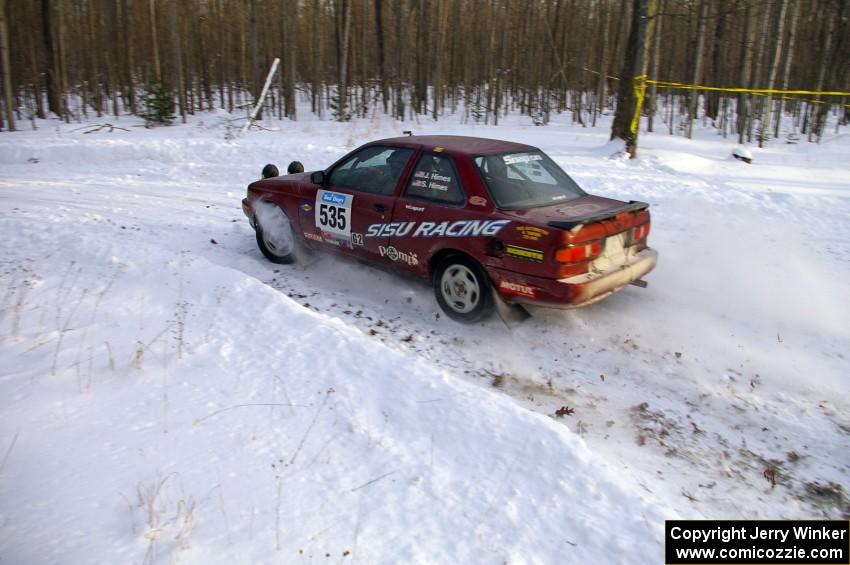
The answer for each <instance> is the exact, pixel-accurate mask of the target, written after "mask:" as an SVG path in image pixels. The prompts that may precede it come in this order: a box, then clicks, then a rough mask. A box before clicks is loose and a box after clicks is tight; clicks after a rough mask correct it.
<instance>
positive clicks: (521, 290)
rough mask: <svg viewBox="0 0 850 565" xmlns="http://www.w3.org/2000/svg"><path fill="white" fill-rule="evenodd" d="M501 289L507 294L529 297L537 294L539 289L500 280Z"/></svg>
mask: <svg viewBox="0 0 850 565" xmlns="http://www.w3.org/2000/svg"><path fill="white" fill-rule="evenodd" d="M499 290H500V291H502V292H503V293H505V294H513V295H515V296H525V297H528V298H534V297H535V296H537V291H536V289H535V288H534V287H533V286H528V285H526V284H520V283H516V282H511V281H499Z"/></svg>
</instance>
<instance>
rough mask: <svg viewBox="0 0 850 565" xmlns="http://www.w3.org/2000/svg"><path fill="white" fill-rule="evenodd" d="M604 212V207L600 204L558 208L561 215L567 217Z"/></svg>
mask: <svg viewBox="0 0 850 565" xmlns="http://www.w3.org/2000/svg"><path fill="white" fill-rule="evenodd" d="M599 210H602V206H600V205H599V204H590V203H584V204H575V205H573V206H564V207H562V208H558V210H557V211H558V213H559V214H564V215H566V216H581V215H584V214H592V213H593V212H598V211H599Z"/></svg>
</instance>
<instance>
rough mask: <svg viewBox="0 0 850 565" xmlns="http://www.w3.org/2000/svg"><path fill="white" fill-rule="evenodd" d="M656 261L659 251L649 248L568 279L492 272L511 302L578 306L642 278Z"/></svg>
mask: <svg viewBox="0 0 850 565" xmlns="http://www.w3.org/2000/svg"><path fill="white" fill-rule="evenodd" d="M657 261H658V253H657V252H656V251H655V250H654V249H650V248H647V249H644V250H643V251H640V252H638V253H636V254H635V255H634V256H633V257H631V258H630V259H629V261H628V262H627V263H625V264H623V265H616V266H612V267H610V268H609V269H606V270H604V271H602V272H598V273H586V274H583V275H576V276H574V277H568V278H565V279H544V278H539V277H529V276H526V275H521V274H519V273H514V272H511V271H503V270H501V269H492V271H491V275H495V276H494V285H495V286H496V289H497V290H498V291H499V293H500V294H501V295H502V297H503V298H504V299H505V300H507V301H508V302H518V303H522V304H532V305H537V306H546V307H550V308H578V307H581V306H587V305H588V304H593V303H594V302H597V301H599V300H602V299H603V298H605V297H607V296H609V295H611V294H613V293H615V292H617V291H618V290H621V289H622V288H623V287H625V286H626V285H628V284H629V283H631V282H633V281H636V280H639V279H640V278H641V277H642V276H644V275H645V274H647V273H648V272H650V271H651V270H652V269H653V268H654V267H655V264H656V263H657Z"/></svg>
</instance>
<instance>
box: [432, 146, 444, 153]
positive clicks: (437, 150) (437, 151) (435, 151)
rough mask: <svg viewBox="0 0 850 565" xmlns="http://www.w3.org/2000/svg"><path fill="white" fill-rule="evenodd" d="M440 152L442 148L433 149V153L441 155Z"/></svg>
mask: <svg viewBox="0 0 850 565" xmlns="http://www.w3.org/2000/svg"><path fill="white" fill-rule="evenodd" d="M442 152H443V148H442V147H435V148H434V153H442Z"/></svg>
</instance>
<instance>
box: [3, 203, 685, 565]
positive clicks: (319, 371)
mask: <svg viewBox="0 0 850 565" xmlns="http://www.w3.org/2000/svg"><path fill="white" fill-rule="evenodd" d="M0 233H2V234H3V237H2V243H0V245H2V257H3V273H4V274H3V278H4V279H5V281H6V287H7V291H6V301H5V303H4V308H5V310H4V317H3V321H2V326H0V327H2V329H3V333H4V335H3V342H2V349H0V355H2V358H3V359H4V363H3V366H4V370H3V373H4V374H3V377H2V381H0V388H1V389H2V394H0V399H2V400H0V419H2V422H3V425H2V428H3V433H2V436H0V437H2V441H3V442H4V443H3V447H4V449H5V447H6V446H7V445H9V443H8V442H10V441H11V440H12V438H13V436H14V439H15V442H14V446H13V447H12V448H11V449H10V453H9V456H8V459H7V460H6V461H5V464H4V467H3V468H2V471H1V472H0V500H2V505H0V508H2V514H0V524H1V525H2V528H0V531H2V534H0V548H2V549H0V553H2V556H3V558H4V559H5V560H8V561H9V562H19V563H23V562H36V561H38V562H45V563H46V562H57V563H72V562H99V563H117V562H142V561H143V560H144V559H148V558H151V559H152V560H153V561H154V562H162V563H165V562H172V561H176V560H177V559H178V558H179V559H180V560H181V561H182V562H196V563H235V562H256V563H265V562H281V561H283V562H294V561H296V560H298V559H307V560H325V555H326V554H329V555H330V556H331V560H333V561H334V562H338V561H340V560H342V562H345V559H343V557H344V556H345V557H347V558H350V559H351V561H352V562H354V561H357V562H361V563H434V562H443V563H449V562H452V563H503V562H508V563H555V562H565V561H567V562H606V563H643V562H646V561H647V560H652V561H659V560H660V559H661V556H660V555H661V542H660V536H661V531H662V530H661V528H662V520H663V518H664V516H665V512H664V511H662V509H661V508H660V507H658V506H656V505H653V504H651V503H648V502H646V501H643V500H641V499H640V498H639V497H638V496H637V494H636V493H634V492H630V491H631V488H630V487H629V486H628V485H627V484H624V483H623V482H622V481H621V480H620V479H619V478H618V477H617V474H616V473H615V472H614V471H612V470H611V469H610V468H609V467H608V465H607V464H606V463H605V462H603V461H602V460H600V459H599V457H597V456H595V455H593V454H592V453H591V452H590V451H589V450H588V449H587V447H586V446H585V444H584V442H583V441H582V440H580V439H579V438H578V437H577V436H575V435H573V434H572V433H570V432H569V431H568V430H567V429H566V428H565V427H563V426H561V425H559V424H556V423H554V422H553V421H552V420H550V419H549V418H547V417H544V416H541V415H538V414H535V413H532V412H529V411H526V410H524V409H522V408H520V407H518V406H517V405H516V404H515V403H513V402H512V401H510V400H509V399H508V398H506V397H504V396H502V395H499V394H497V393H495V392H492V391H489V390H487V389H484V388H481V387H477V386H474V385H471V384H468V383H466V382H464V381H461V380H458V379H457V378H454V377H452V376H451V375H450V374H447V373H445V372H442V371H439V370H437V369H435V368H434V367H433V366H430V365H429V364H428V363H425V362H423V361H421V360H419V359H417V358H416V357H415V356H414V355H412V354H404V353H402V352H398V351H394V350H391V349H389V348H387V347H385V346H383V345H381V344H379V343H376V342H375V341H374V340H370V339H369V338H368V337H367V336H364V335H363V334H362V333H361V332H359V331H358V330H355V329H352V328H350V327H348V326H346V324H344V323H343V322H341V321H340V320H338V319H332V318H329V317H327V316H324V315H322V314H316V313H313V312H310V311H309V310H306V309H304V308H303V307H301V306H300V305H298V304H296V303H294V302H292V301H291V300H290V299H289V298H287V297H285V296H283V295H282V294H281V293H279V292H276V291H274V290H272V289H270V288H269V287H268V286H266V285H264V284H261V283H260V282H258V281H256V280H254V279H252V278H251V277H248V276H246V275H244V274H242V273H240V272H238V271H234V270H231V269H228V268H225V267H221V266H218V265H215V264H213V263H210V262H209V261H207V260H206V259H204V258H199V257H197V256H194V255H192V254H187V253H180V252H176V251H172V250H166V249H164V248H161V247H157V246H154V245H149V246H146V247H144V248H139V247H134V246H132V245H127V244H126V243H125V242H121V241H117V240H116V241H112V240H113V239H114V238H112V237H111V236H110V235H109V231H108V230H91V231H87V232H86V233H83V234H81V233H76V232H75V230H74V229H73V224H72V223H71V222H58V223H56V224H50V225H46V226H35V225H32V224H31V223H26V222H22V221H20V220H17V219H15V218H4V219H3V220H2V223H0ZM46 250H49V251H46ZM666 515H667V516H668V517H669V516H672V514H671V513H670V512H666Z"/></svg>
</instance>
